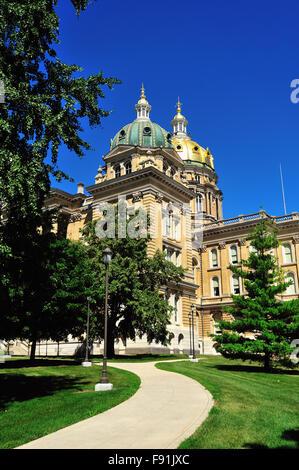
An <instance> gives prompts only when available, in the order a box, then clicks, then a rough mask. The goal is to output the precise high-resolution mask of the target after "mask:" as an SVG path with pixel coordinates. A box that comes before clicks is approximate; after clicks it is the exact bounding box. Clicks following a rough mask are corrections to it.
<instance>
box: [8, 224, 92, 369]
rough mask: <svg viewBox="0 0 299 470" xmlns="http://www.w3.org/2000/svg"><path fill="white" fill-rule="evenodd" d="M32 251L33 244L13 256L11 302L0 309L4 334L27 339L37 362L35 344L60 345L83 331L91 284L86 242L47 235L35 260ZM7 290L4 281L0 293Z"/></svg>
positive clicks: (36, 249)
mask: <svg viewBox="0 0 299 470" xmlns="http://www.w3.org/2000/svg"><path fill="white" fill-rule="evenodd" d="M31 248H32V244H30V245H29V246H28V247H27V249H26V251H25V253H24V254H23V256H21V257H20V258H19V259H16V258H15V257H11V258H10V263H9V265H8V267H9V271H8V273H6V282H7V284H8V286H9V293H10V298H8V299H7V302H6V304H2V306H1V308H2V311H3V312H5V314H4V315H2V321H3V322H4V323H2V324H1V336H2V338H4V339H15V338H16V337H17V338H20V339H24V340H29V341H30V342H31V343H32V347H31V360H33V359H34V357H35V349H36V343H37V341H41V340H49V339H51V340H54V341H62V340H66V339H67V336H68V335H69V334H71V335H72V336H74V337H77V336H80V335H81V334H82V333H83V332H84V331H85V326H86V308H87V307H86V303H87V302H86V298H87V296H88V293H89V289H88V287H89V285H91V284H92V283H91V279H90V276H91V274H90V270H89V259H88V257H87V252H86V249H85V247H84V245H82V243H80V242H74V241H70V240H66V239H61V240H59V239H58V238H57V237H56V235H55V234H53V233H48V234H40V235H38V236H37V238H36V240H35V244H34V246H33V250H34V255H35V257H34V256H33V253H31V251H30V250H31ZM18 273H21V274H20V275H19V277H18ZM3 291H4V293H7V289H5V288H3V283H2V284H1V286H0V294H1V293H2V294H3ZM1 297H2V298H3V297H4V296H3V295H1ZM11 298H13V302H11Z"/></svg>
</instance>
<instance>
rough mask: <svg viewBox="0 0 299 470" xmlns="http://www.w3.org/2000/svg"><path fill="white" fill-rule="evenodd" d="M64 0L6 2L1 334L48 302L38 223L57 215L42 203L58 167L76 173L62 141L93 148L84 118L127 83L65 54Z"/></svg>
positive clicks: (0, 75) (1, 72)
mask: <svg viewBox="0 0 299 470" xmlns="http://www.w3.org/2000/svg"><path fill="white" fill-rule="evenodd" d="M57 3H58V0H22V1H20V0H15V1H14V0H1V2H0V80H1V81H2V83H3V85H4V89H5V100H4V103H1V104H0V203H1V207H0V212H1V214H0V304H1V317H0V324H1V336H2V337H5V336H7V335H11V334H12V332H13V329H14V328H15V326H16V324H18V323H19V327H20V329H22V327H21V323H22V322H23V326H24V328H25V326H26V325H28V324H29V323H28V322H27V316H28V315H29V316H30V315H32V316H35V317H36V316H37V315H38V312H39V311H40V308H41V306H40V302H39V301H38V298H37V296H36V292H37V291H39V292H41V291H42V290H43V289H44V288H45V286H46V285H47V283H48V280H47V279H46V278H45V277H44V275H46V273H47V271H46V270H44V267H43V266H42V265H41V266H40V267H39V266H38V264H39V262H40V260H41V259H43V256H42V253H41V250H40V248H39V246H43V244H44V243H46V238H44V239H42V238H41V237H40V233H39V229H40V227H42V226H45V225H47V226H49V225H51V216H50V215H48V214H46V213H45V212H44V211H43V206H44V202H45V197H46V196H47V194H48V192H49V190H50V177H51V175H52V176H53V177H55V178H56V179H57V180H58V181H59V180H61V179H62V178H69V179H70V177H69V176H68V175H66V174H65V173H63V172H62V171H61V170H60V168H59V162H58V151H59V148H60V146H61V145H62V144H64V145H66V147H67V148H68V149H69V150H70V151H73V152H74V153H75V154H77V155H78V156H79V157H82V156H83V155H84V152H85V151H86V150H88V149H90V145H89V144H88V142H86V141H85V140H84V139H83V138H82V132H81V131H82V127H81V123H82V120H83V119H84V118H85V119H86V120H87V122H88V123H89V125H90V126H91V127H94V126H99V125H100V124H101V122H102V118H104V117H106V116H108V115H109V114H110V112H109V111H106V110H104V109H102V108H101V107H100V100H101V99H102V98H104V97H105V95H104V91H103V90H104V88H105V87H107V88H108V89H111V88H112V87H113V85H114V84H116V83H120V81H119V80H117V79H115V78H111V77H110V78H109V77H108V78H106V77H104V76H103V73H102V72H99V73H96V74H95V75H91V76H89V77H84V76H83V74H82V73H81V72H82V69H81V68H80V67H79V66H78V65H68V64H66V63H64V62H63V61H61V60H60V59H59V57H58V56H57V53H56V51H55V45H56V44H58V43H59V20H60V19H59V17H58V15H57V12H56V10H55V7H56V6H57ZM72 4H73V5H74V8H75V10H76V12H77V14H79V13H80V11H82V10H84V9H85V8H86V7H87V0H72ZM46 245H47V243H46ZM44 248H45V249H48V248H46V247H44ZM39 269H40V270H41V273H39ZM32 273H33V275H34V276H35V278H34V279H32ZM38 282H40V285H39V288H38ZM3 305H5V309H2V306H3ZM30 309H32V312H31V313H30ZM33 312H35V313H33ZM24 328H23V329H24ZM26 328H27V326H26ZM18 329H19V328H18ZM28 335H29V331H28ZM32 335H33V336H34V337H35V336H36V332H33V333H32Z"/></svg>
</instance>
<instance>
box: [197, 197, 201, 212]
mask: <svg viewBox="0 0 299 470" xmlns="http://www.w3.org/2000/svg"><path fill="white" fill-rule="evenodd" d="M196 212H202V196H201V194H197V196H196Z"/></svg>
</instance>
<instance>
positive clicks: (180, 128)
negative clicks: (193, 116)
mask: <svg viewBox="0 0 299 470" xmlns="http://www.w3.org/2000/svg"><path fill="white" fill-rule="evenodd" d="M176 106H177V114H176V115H175V116H174V118H173V120H172V121H171V126H172V129H173V135H174V136H175V137H187V124H188V121H187V119H186V118H185V117H184V116H183V115H182V114H181V106H182V103H180V98H178V102H177V104H176Z"/></svg>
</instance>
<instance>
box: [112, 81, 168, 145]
mask: <svg viewBox="0 0 299 470" xmlns="http://www.w3.org/2000/svg"><path fill="white" fill-rule="evenodd" d="M135 110H136V112H137V118H136V119H135V121H133V122H131V123H130V124H126V125H125V126H123V127H122V129H121V130H120V131H118V132H117V134H116V135H115V136H114V137H113V139H111V146H110V150H112V149H113V148H115V147H117V146H118V145H130V146H139V147H152V148H157V147H163V148H173V147H172V143H171V134H170V133H169V132H167V131H166V130H165V129H163V127H161V126H159V124H155V123H154V122H152V121H151V120H150V118H149V113H150V110H151V106H150V104H149V103H148V101H147V100H146V97H145V94H144V86H143V84H142V88H141V96H140V100H139V101H138V103H137V104H136V105H135Z"/></svg>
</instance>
